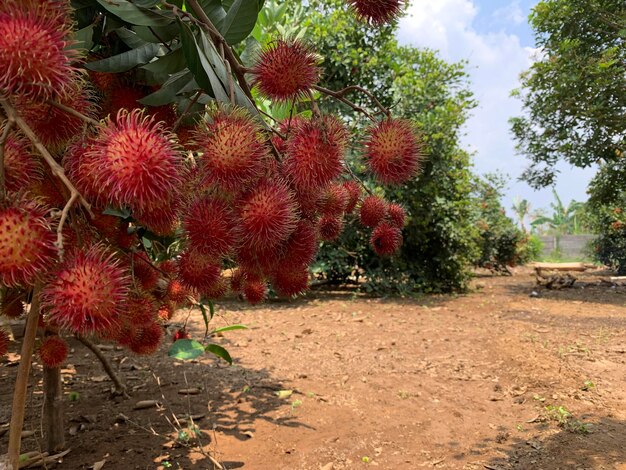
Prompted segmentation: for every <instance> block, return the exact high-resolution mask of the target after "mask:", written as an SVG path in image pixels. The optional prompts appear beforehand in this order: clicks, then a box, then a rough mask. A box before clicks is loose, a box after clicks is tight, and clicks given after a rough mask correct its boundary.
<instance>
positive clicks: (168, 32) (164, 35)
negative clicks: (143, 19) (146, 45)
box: [133, 22, 179, 43]
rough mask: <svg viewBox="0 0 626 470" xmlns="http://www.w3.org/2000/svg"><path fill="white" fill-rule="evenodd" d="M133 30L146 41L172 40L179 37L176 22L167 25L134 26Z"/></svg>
mask: <svg viewBox="0 0 626 470" xmlns="http://www.w3.org/2000/svg"><path fill="white" fill-rule="evenodd" d="M133 31H134V32H135V33H137V36H139V37H140V38H141V39H143V40H144V41H146V42H157V43H160V42H170V41H172V40H173V39H176V38H177V37H178V33H179V30H178V25H177V24H176V22H172V24H168V25H166V26H133Z"/></svg>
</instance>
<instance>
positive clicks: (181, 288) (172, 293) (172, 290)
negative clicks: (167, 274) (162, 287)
mask: <svg viewBox="0 0 626 470" xmlns="http://www.w3.org/2000/svg"><path fill="white" fill-rule="evenodd" d="M192 293H193V291H192V290H191V289H189V288H188V287H187V286H185V285H184V284H183V283H182V282H180V281H179V280H178V279H172V280H170V282H168V283H167V289H166V294H167V298H168V299H170V300H171V301H172V302H176V303H177V304H184V303H185V302H187V299H188V298H189V296H190V295H191V294H192Z"/></svg>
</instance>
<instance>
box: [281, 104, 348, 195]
mask: <svg viewBox="0 0 626 470" xmlns="http://www.w3.org/2000/svg"><path fill="white" fill-rule="evenodd" d="M347 135H348V134H347V132H346V129H345V127H344V126H343V124H342V123H341V121H339V119H338V118H336V117H335V116H324V117H323V118H322V119H316V120H307V121H302V122H300V123H299V124H298V126H297V127H295V128H294V129H293V130H292V132H291V135H290V136H289V139H288V140H287V152H286V153H287V155H286V157H285V159H284V162H283V171H284V172H285V175H287V176H288V177H289V179H290V180H291V181H292V182H293V184H294V185H295V187H296V188H297V189H298V190H315V189H318V188H322V187H324V186H326V185H327V184H328V183H330V182H331V181H332V180H334V179H335V178H336V177H337V176H339V174H340V173H341V170H342V162H343V156H344V153H345V150H346V144H347Z"/></svg>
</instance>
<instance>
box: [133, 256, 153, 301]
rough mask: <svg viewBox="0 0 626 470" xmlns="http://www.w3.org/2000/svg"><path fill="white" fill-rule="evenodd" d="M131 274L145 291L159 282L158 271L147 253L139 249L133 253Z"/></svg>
mask: <svg viewBox="0 0 626 470" xmlns="http://www.w3.org/2000/svg"><path fill="white" fill-rule="evenodd" d="M133 276H134V278H135V280H136V281H137V282H139V284H140V285H141V287H142V288H143V289H145V290H147V291H150V290H152V289H154V288H155V287H156V285H157V283H158V282H159V272H158V271H157V270H156V269H155V268H154V266H153V263H152V261H151V260H150V258H148V255H147V254H146V253H145V252H143V251H139V252H137V253H133Z"/></svg>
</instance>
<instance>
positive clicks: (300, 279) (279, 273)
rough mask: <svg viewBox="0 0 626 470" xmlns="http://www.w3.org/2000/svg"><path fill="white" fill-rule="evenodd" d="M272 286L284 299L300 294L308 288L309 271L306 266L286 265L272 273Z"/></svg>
mask: <svg viewBox="0 0 626 470" xmlns="http://www.w3.org/2000/svg"><path fill="white" fill-rule="evenodd" d="M272 286H274V289H276V292H277V293H278V295H282V296H285V297H291V296H293V295H298V294H301V293H302V292H304V291H306V290H307V289H308V287H309V270H308V268H307V266H306V265H301V264H292V263H287V264H286V265H285V266H281V267H280V268H279V269H277V270H276V271H275V272H274V275H273V276H272Z"/></svg>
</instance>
